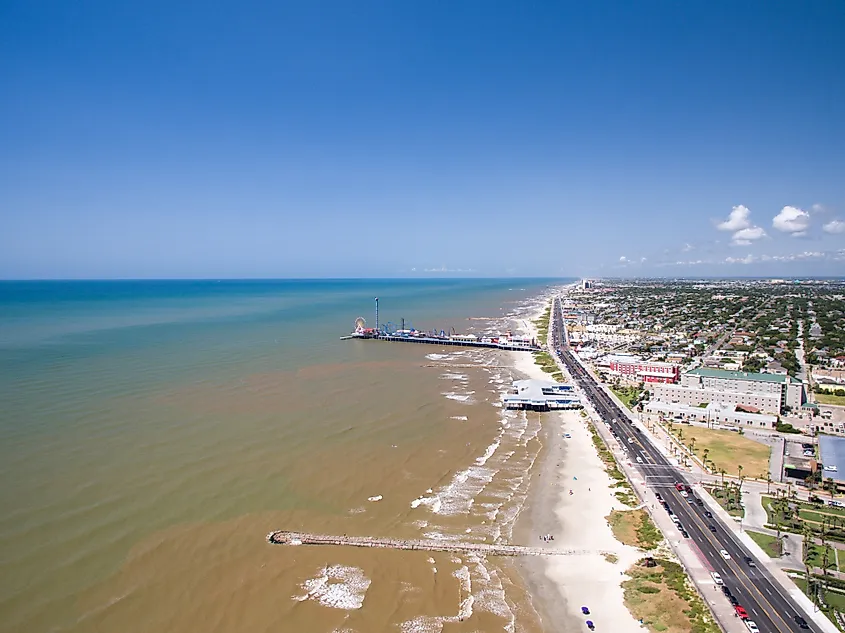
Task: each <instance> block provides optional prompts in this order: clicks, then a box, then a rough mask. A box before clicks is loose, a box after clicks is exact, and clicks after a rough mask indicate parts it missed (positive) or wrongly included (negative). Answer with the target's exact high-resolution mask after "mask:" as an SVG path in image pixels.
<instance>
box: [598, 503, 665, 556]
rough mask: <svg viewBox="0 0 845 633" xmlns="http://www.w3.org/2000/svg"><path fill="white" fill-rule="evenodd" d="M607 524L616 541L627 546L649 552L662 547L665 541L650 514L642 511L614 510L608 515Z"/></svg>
mask: <svg viewBox="0 0 845 633" xmlns="http://www.w3.org/2000/svg"><path fill="white" fill-rule="evenodd" d="M607 522H608V523H609V524H610V529H611V530H613V536H615V537H616V540H617V541H620V542H621V543H624V544H625V545H632V546H634V547H639V548H640V549H643V550H645V551H648V550H652V549H654V548H655V547H657V546H658V545H660V542H661V541H662V540H663V536H662V535H661V534H660V531H659V530H658V529H657V527H655V525H654V523H653V522H652V520H651V517H649V516H648V512H646V511H645V510H642V509H640V510H624V511H620V510H614V511H612V512H611V513H610V514H609V515H607Z"/></svg>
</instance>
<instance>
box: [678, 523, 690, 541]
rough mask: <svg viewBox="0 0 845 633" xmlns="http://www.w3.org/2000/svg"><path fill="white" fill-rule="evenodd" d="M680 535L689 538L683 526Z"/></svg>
mask: <svg viewBox="0 0 845 633" xmlns="http://www.w3.org/2000/svg"><path fill="white" fill-rule="evenodd" d="M678 527H680V526H678ZM681 536H683V537H684V538H689V532H687V531H686V530H685V529H684V528H681Z"/></svg>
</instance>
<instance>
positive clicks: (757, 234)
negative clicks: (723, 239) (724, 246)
mask: <svg viewBox="0 0 845 633" xmlns="http://www.w3.org/2000/svg"><path fill="white" fill-rule="evenodd" d="M764 237H766V232H765V231H764V230H763V229H762V227H759V226H751V227H748V228H747V229H742V230H740V231H737V232H736V233H734V234H733V238H732V239H731V242H732V243H733V244H735V245H737V246H748V245H749V244H751V242H754V241H756V240H759V239H762V238H764Z"/></svg>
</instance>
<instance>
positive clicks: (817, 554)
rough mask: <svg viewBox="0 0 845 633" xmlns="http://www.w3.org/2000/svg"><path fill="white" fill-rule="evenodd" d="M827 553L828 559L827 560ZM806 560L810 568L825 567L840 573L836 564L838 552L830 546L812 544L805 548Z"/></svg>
mask: <svg viewBox="0 0 845 633" xmlns="http://www.w3.org/2000/svg"><path fill="white" fill-rule="evenodd" d="M825 553H826V554H827V557H826V558H825ZM804 560H805V561H806V564H807V565H809V566H810V567H824V568H825V569H834V570H836V571H839V567H838V565H837V564H836V550H834V549H833V548H832V547H831V546H830V545H824V546H822V545H818V544H812V543H811V544H810V545H805V546H804Z"/></svg>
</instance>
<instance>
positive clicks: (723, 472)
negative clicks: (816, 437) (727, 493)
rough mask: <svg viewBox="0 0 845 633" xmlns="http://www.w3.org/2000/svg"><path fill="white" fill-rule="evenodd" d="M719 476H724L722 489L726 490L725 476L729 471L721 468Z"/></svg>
mask: <svg viewBox="0 0 845 633" xmlns="http://www.w3.org/2000/svg"><path fill="white" fill-rule="evenodd" d="M719 474H720V475H721V476H722V487H723V488H724V487H725V475H726V474H727V471H726V470H725V469H724V468H720V469H719Z"/></svg>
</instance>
